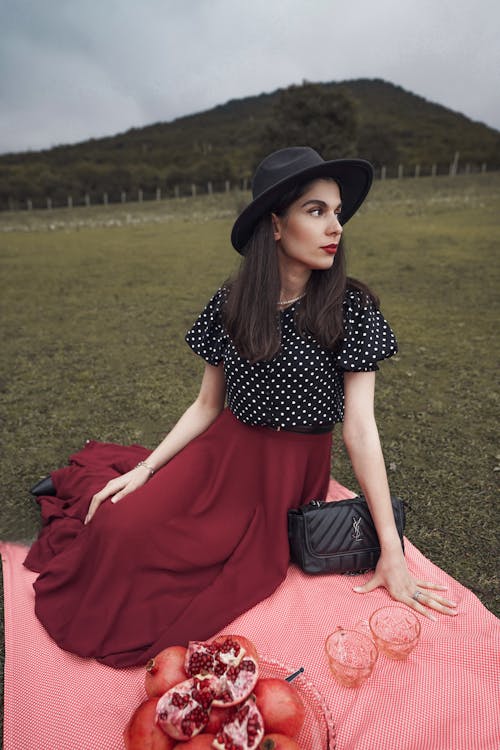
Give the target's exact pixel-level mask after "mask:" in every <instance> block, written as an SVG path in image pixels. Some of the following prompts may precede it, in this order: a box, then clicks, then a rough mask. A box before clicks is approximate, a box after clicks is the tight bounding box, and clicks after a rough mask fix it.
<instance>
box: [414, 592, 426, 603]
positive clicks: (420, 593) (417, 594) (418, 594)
mask: <svg viewBox="0 0 500 750" xmlns="http://www.w3.org/2000/svg"><path fill="white" fill-rule="evenodd" d="M423 596H424V595H423V594H422V592H421V591H418V589H417V591H415V593H414V594H413V596H412V599H415V601H416V602H418V601H419V600H420V599H422V597H423Z"/></svg>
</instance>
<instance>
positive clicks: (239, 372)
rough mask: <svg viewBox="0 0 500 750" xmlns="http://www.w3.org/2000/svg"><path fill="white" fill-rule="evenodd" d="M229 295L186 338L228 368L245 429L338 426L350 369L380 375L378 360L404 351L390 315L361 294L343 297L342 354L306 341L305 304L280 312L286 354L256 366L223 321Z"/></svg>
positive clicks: (230, 393)
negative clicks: (298, 315)
mask: <svg viewBox="0 0 500 750" xmlns="http://www.w3.org/2000/svg"><path fill="white" fill-rule="evenodd" d="M224 295H225V292H224V290H223V289H219V290H218V291H217V292H216V294H215V295H214V296H213V297H212V299H211V300H210V302H209V303H208V305H207V306H206V307H205V309H204V310H203V312H202V313H201V315H200V316H199V318H198V319H197V320H196V322H195V323H194V325H193V327H192V328H191V329H190V330H189V331H188V333H187V334H186V341H187V343H188V344H189V346H190V347H191V348H192V349H193V351H194V352H196V354H199V355H200V356H201V357H203V359H205V360H206V361H207V362H208V363H209V364H211V365H218V364H220V362H223V363H224V372H225V375H226V383H227V400H228V406H229V408H230V409H231V411H232V412H233V414H234V415H235V416H236V417H237V418H238V419H240V420H241V421H242V422H244V423H245V424H252V425H272V426H274V427H277V426H281V427H291V426H297V425H317V424H334V423H336V422H341V421H342V420H343V417H344V371H352V372H369V371H372V370H377V369H378V365H377V362H378V361H380V360H382V359H386V358H387V357H390V356H392V355H393V354H395V353H396V352H397V343H396V338H395V336H394V334H393V332H392V330H391V328H390V326H389V324H388V323H387V321H386V320H385V319H384V317H383V315H382V314H381V313H380V311H379V310H377V309H376V308H375V307H374V306H373V305H372V304H371V303H370V302H369V301H365V300H364V299H363V297H362V295H361V293H360V292H357V291H353V290H351V291H348V292H347V293H346V297H345V300H344V331H345V333H344V341H343V344H342V347H341V349H340V351H338V352H331V351H328V350H327V349H324V348H322V347H321V346H320V345H319V344H318V343H317V342H316V341H315V340H314V338H313V337H312V336H310V335H309V336H306V337H302V336H300V335H299V333H298V332H297V329H296V327H295V323H294V312H295V309H296V307H297V305H298V304H300V302H299V303H296V304H295V305H292V306H290V307H289V308H287V309H286V310H284V311H283V312H282V313H280V322H281V349H280V352H279V353H278V355H276V357H274V358H273V359H272V360H270V361H267V362H257V363H255V364H251V363H250V362H248V361H247V360H246V359H243V358H242V357H241V356H240V355H239V354H238V352H237V351H236V349H235V347H234V345H233V344H232V342H231V340H230V339H229V336H228V335H227V333H226V331H225V329H224V327H223V325H222V322H221V307H222V305H223V302H224Z"/></svg>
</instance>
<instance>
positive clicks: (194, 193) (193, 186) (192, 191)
mask: <svg viewBox="0 0 500 750" xmlns="http://www.w3.org/2000/svg"><path fill="white" fill-rule="evenodd" d="M191 195H192V196H193V198H196V185H195V184H194V183H193V184H192V185H191Z"/></svg>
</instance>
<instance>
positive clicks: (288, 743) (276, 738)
mask: <svg viewBox="0 0 500 750" xmlns="http://www.w3.org/2000/svg"><path fill="white" fill-rule="evenodd" d="M259 750H301V748H300V745H297V743H296V742H295V740H294V739H293V738H292V737H287V736H286V734H277V733H273V734H265V735H264V737H263V739H262V741H261V743H260V745H259Z"/></svg>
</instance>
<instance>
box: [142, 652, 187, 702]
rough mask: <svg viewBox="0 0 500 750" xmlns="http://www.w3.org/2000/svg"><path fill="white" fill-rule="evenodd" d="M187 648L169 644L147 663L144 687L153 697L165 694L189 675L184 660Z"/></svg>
mask: <svg viewBox="0 0 500 750" xmlns="http://www.w3.org/2000/svg"><path fill="white" fill-rule="evenodd" d="M186 653H187V649H186V648H184V646H169V648H165V649H164V650H163V651H160V653H159V654H158V655H157V656H155V657H154V659H150V660H149V661H148V663H147V664H146V677H145V679H144V687H145V689H146V693H147V694H148V696H149V697H150V698H151V697H153V696H155V695H156V696H158V697H160V695H163V693H166V692H167V690H170V688H171V687H173V686H174V685H177V684H178V683H179V682H184V680H185V679H186V677H187V674H186V672H185V671H184V660H185V658H186Z"/></svg>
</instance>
